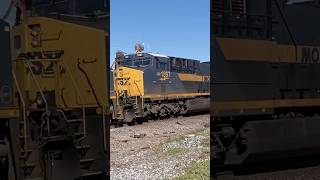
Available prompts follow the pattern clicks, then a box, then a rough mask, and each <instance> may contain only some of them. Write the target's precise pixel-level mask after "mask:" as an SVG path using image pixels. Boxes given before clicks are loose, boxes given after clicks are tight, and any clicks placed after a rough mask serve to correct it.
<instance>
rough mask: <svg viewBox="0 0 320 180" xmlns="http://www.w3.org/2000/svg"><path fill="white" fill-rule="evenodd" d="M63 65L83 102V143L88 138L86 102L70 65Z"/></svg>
mask: <svg viewBox="0 0 320 180" xmlns="http://www.w3.org/2000/svg"><path fill="white" fill-rule="evenodd" d="M62 63H63V64H64V65H65V66H66V67H67V72H68V74H69V76H70V78H71V81H72V85H73V86H74V88H75V89H76V92H77V97H80V101H82V103H81V105H82V120H83V137H82V138H80V139H78V140H79V141H81V140H82V139H84V138H86V137H87V125H86V110H85V107H84V101H83V99H82V97H81V96H80V91H79V87H78V86H77V83H75V80H74V78H73V75H72V74H71V73H70V71H71V70H70V67H69V65H68V64H67V63H65V62H64V61H62Z"/></svg>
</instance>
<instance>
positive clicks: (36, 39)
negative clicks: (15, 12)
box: [29, 25, 41, 47]
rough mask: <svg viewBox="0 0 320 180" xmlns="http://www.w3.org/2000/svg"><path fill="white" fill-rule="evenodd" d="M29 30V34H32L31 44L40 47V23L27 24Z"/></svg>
mask: <svg viewBox="0 0 320 180" xmlns="http://www.w3.org/2000/svg"><path fill="white" fill-rule="evenodd" d="M29 27H30V30H31V33H30V34H31V36H32V41H31V45H32V47H40V46H41V33H40V32H41V29H40V25H31V26H29Z"/></svg>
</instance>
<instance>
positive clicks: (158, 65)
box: [156, 58, 168, 70]
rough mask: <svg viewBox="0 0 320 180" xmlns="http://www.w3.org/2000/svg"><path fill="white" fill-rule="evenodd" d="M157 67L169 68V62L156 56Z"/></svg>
mask: <svg viewBox="0 0 320 180" xmlns="http://www.w3.org/2000/svg"><path fill="white" fill-rule="evenodd" d="M156 62H157V63H156V64H157V65H156V67H157V69H161V70H168V63H167V62H165V61H161V59H160V58H156Z"/></svg>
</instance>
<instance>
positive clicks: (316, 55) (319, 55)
mask: <svg viewBox="0 0 320 180" xmlns="http://www.w3.org/2000/svg"><path fill="white" fill-rule="evenodd" d="M301 62H302V63H308V64H311V63H320V50H319V48H315V47H314V48H302V58H301Z"/></svg>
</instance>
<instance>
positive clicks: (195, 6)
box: [0, 0, 210, 61]
mask: <svg viewBox="0 0 320 180" xmlns="http://www.w3.org/2000/svg"><path fill="white" fill-rule="evenodd" d="M7 5H8V0H0V17H1V16H2V14H3V11H4V9H6V8H7ZM110 9H111V15H110V18H111V19H110V24H111V27H110V29H111V34H110V35H111V42H110V45H111V51H110V52H111V54H110V56H111V61H113V60H114V57H115V53H116V51H117V50H122V51H124V52H126V53H133V52H134V45H135V44H136V43H138V42H139V43H144V44H145V51H146V52H154V53H161V54H165V55H169V56H179V57H185V58H192V59H198V60H201V61H209V60H210V58H209V56H210V1H209V0H110ZM10 19H13V18H10Z"/></svg>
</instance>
